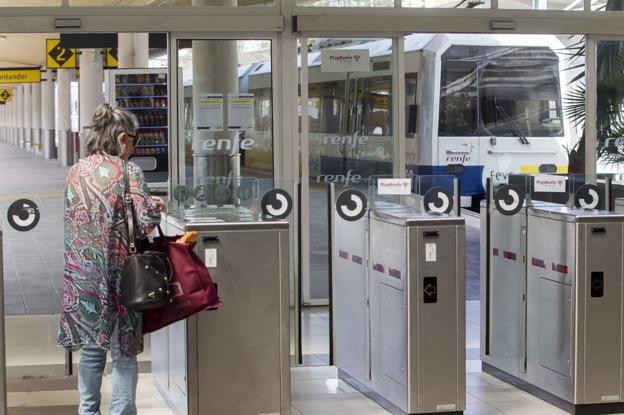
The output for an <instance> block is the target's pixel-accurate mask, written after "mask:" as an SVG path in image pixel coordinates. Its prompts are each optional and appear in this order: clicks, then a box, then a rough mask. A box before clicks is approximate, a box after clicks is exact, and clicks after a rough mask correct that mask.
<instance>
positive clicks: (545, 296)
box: [481, 176, 624, 414]
mask: <svg viewBox="0 0 624 415" xmlns="http://www.w3.org/2000/svg"><path fill="white" fill-rule="evenodd" d="M538 177H539V176H535V177H529V178H528V179H527V182H526V183H527V189H528V191H527V192H526V193H525V192H524V190H525V189H521V188H520V187H519V186H514V185H511V186H509V185H505V186H502V187H500V188H498V189H497V190H496V192H495V193H493V192H490V195H492V196H490V197H488V200H486V202H485V203H484V204H483V205H482V209H481V215H482V216H481V220H482V223H485V224H487V226H486V229H485V230H484V231H483V232H484V234H483V235H482V273H481V274H482V281H481V287H482V292H481V301H482V317H481V319H482V322H481V327H482V348H481V358H482V361H483V370H484V371H485V372H488V373H491V374H493V375H494V376H497V377H499V378H501V379H503V380H505V381H507V382H509V383H512V384H514V385H516V386H518V387H520V388H522V389H525V390H526V391H528V392H530V393H533V394H535V395H536V396H538V397H540V398H542V399H544V400H547V401H549V402H551V403H553V404H555V405H557V406H559V407H560V408H562V409H564V410H566V411H568V412H571V413H579V414H581V413H594V414H595V413H617V412H622V411H624V403H623V402H624V399H623V398H624V393H623V390H624V384H623V383H622V378H623V376H622V375H623V372H622V367H621V363H622V353H623V348H622V338H621V333H622V329H623V321H622V312H621V310H622V308H621V307H622V279H623V256H624V247H623V245H622V238H623V237H624V215H621V214H616V213H614V212H610V211H605V210H598V209H596V208H595V207H597V206H598V205H599V203H600V201H599V200H597V198H599V197H604V192H600V193H599V192H598V191H597V189H598V188H597V187H595V186H592V185H587V184H582V185H579V186H567V187H566V190H565V191H566V192H567V191H572V192H573V193H571V194H570V197H569V198H567V199H568V200H569V201H572V200H574V205H561V204H553V203H547V202H536V203H534V202H533V201H532V200H531V198H530V197H525V194H526V195H530V194H531V193H532V192H534V191H535V187H536V186H535V185H534V184H535V182H536V180H538ZM575 187H576V189H575ZM490 189H491V187H490ZM509 192H517V193H518V196H519V197H520V200H521V202H520V205H521V207H520V208H517V207H516V209H517V211H515V212H514V213H512V214H510V211H509V210H507V211H506V210H505V207H509V206H511V205H512V204H513V203H512V200H515V198H514V197H511V196H509ZM524 193H525V194H524ZM491 199H493V201H492V200H491ZM501 202H502V203H503V204H502V205H501ZM608 205H609V203H607V206H608ZM501 206H502V208H501Z"/></svg>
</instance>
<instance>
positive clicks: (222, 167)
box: [192, 0, 240, 203]
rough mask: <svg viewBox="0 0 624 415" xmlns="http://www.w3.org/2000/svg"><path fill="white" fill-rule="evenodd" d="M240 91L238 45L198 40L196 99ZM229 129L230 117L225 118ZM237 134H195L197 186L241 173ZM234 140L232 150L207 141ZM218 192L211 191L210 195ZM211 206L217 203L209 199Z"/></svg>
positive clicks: (208, 1) (210, 1) (208, 2)
mask: <svg viewBox="0 0 624 415" xmlns="http://www.w3.org/2000/svg"><path fill="white" fill-rule="evenodd" d="M236 3H237V2H236V0H193V1H192V5H193V6H236ZM237 92H238V48H237V42H236V41H235V40H233V41H227V40H197V41H194V42H193V97H197V96H198V95H199V94H206V93H221V94H223V97H224V99H227V94H228V93H237ZM224 126H225V129H227V114H226V116H225V117H224ZM236 136H237V134H236V133H232V132H228V131H223V132H206V131H203V130H197V129H194V131H193V183H194V185H195V186H197V185H200V184H206V180H205V179H206V178H207V177H224V176H225V177H227V176H230V175H232V176H237V175H239V172H240V155H239V151H238V140H235V138H236ZM208 139H212V140H216V141H218V140H223V139H227V140H230V146H229V148H230V150H229V151H227V150H223V149H219V148H218V147H217V148H214V147H213V148H207V147H206V146H205V143H206V140H208ZM213 193H214V192H213V191H212V190H211V189H210V190H209V191H208V194H210V195H212V194H213ZM208 203H214V201H212V200H209V201H208Z"/></svg>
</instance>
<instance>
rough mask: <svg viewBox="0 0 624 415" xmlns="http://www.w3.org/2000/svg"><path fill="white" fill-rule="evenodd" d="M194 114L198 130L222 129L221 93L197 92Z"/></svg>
mask: <svg viewBox="0 0 624 415" xmlns="http://www.w3.org/2000/svg"><path fill="white" fill-rule="evenodd" d="M195 114H196V116H195V120H196V124H195V125H196V126H197V129H198V130H207V131H223V94H199V95H198V96H197V98H196V100H195Z"/></svg>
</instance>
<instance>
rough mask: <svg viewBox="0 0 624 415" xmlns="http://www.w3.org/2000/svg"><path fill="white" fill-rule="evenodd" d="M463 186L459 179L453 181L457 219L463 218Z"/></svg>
mask: <svg viewBox="0 0 624 415" xmlns="http://www.w3.org/2000/svg"><path fill="white" fill-rule="evenodd" d="M460 192H461V184H460V182H459V179H458V178H457V177H456V178H454V179H453V202H454V203H455V213H456V214H457V217H460V216H461V196H460Z"/></svg>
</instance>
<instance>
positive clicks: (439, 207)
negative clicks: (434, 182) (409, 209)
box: [424, 186, 453, 214]
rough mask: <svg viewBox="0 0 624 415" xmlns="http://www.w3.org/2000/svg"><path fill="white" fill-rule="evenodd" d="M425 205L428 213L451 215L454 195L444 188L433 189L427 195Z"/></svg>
mask: <svg viewBox="0 0 624 415" xmlns="http://www.w3.org/2000/svg"><path fill="white" fill-rule="evenodd" d="M424 203H425V211H427V212H428V213H436V214H442V213H450V212H451V211H452V210H453V195H452V194H451V192H449V191H448V190H446V189H445V188H443V187H439V186H437V187H432V188H431V189H429V190H428V191H427V193H425V201H424Z"/></svg>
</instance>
